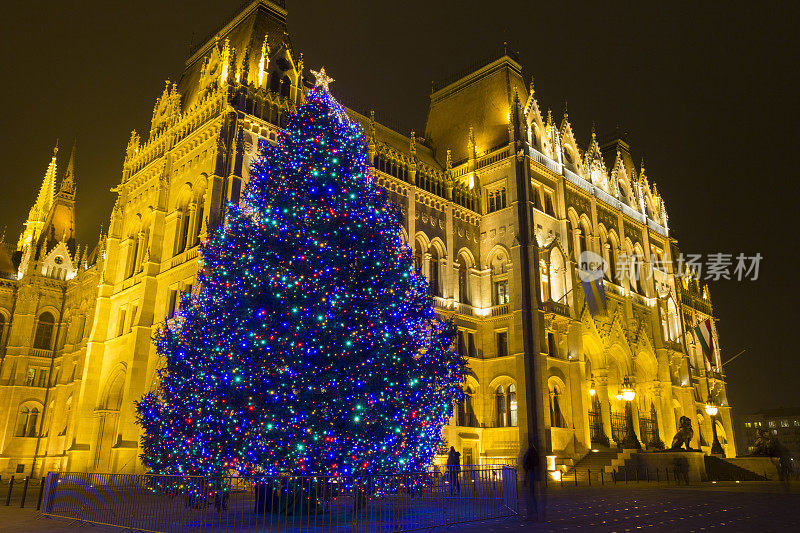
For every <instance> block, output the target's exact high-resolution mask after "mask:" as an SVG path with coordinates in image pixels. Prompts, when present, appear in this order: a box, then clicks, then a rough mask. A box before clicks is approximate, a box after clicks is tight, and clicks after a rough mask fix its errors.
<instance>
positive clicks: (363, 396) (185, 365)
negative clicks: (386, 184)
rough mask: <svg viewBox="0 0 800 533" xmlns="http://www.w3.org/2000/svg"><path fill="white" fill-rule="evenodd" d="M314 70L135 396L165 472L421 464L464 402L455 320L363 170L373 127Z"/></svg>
mask: <svg viewBox="0 0 800 533" xmlns="http://www.w3.org/2000/svg"><path fill="white" fill-rule="evenodd" d="M319 78H320V80H321V82H320V83H318V84H317V87H315V88H314V89H312V90H310V91H309V92H308V94H307V95H306V99H305V102H304V104H303V105H301V106H300V107H299V108H298V110H297V112H296V113H293V114H290V115H289V117H288V123H287V126H286V128H285V129H284V130H283V131H282V132H281V133H280V134H279V138H278V143H277V146H272V145H270V144H267V143H263V144H262V146H261V148H260V153H259V157H258V158H257V160H256V161H255V163H254V164H253V167H252V171H251V180H250V182H249V184H248V186H247V188H246V190H245V192H244V195H243V200H242V202H241V204H240V205H229V206H228V208H227V214H226V222H225V224H224V226H221V227H218V228H217V229H216V230H214V231H213V232H212V234H211V235H210V237H209V239H208V240H207V241H206V242H205V243H203V245H202V260H203V262H202V270H201V272H200V273H199V275H198V282H199V289H198V290H197V291H196V293H195V294H193V295H188V296H184V299H183V300H182V303H181V311H180V312H179V314H178V316H177V318H176V319H175V320H172V321H170V322H169V323H168V324H167V325H166V326H165V327H164V328H162V329H161V330H160V331H159V333H158V334H157V337H156V340H155V342H156V348H157V351H158V353H159V355H160V356H162V357H163V361H164V366H163V368H162V369H161V370H159V371H158V377H159V382H158V386H157V387H156V389H155V390H154V391H153V392H151V393H149V394H147V395H145V397H144V398H143V399H142V400H141V401H140V402H139V403H138V404H137V413H138V420H139V423H140V424H141V426H142V428H143V430H144V432H143V433H144V435H143V439H142V450H143V455H142V459H143V462H144V464H145V465H146V466H147V467H148V468H149V469H150V470H151V471H152V472H154V473H159V474H183V475H218V474H224V473H227V472H228V471H231V470H235V471H237V472H238V473H239V474H241V475H248V476H267V475H273V474H276V473H286V472H289V473H297V474H303V473H324V474H330V475H347V474H354V473H377V472H387V471H398V470H414V469H418V468H424V467H425V466H427V465H428V464H430V462H431V460H432V458H433V454H434V453H435V450H436V447H437V445H438V444H439V443H440V440H441V430H442V426H443V425H444V424H446V423H447V421H448V419H449V417H450V415H451V411H452V406H453V404H454V402H456V401H458V400H460V399H461V395H462V394H463V393H462V392H461V386H460V384H461V383H462V382H463V379H464V373H465V368H466V363H465V360H464V359H463V358H462V357H461V356H459V355H457V354H456V353H454V352H453V351H452V350H451V349H450V348H451V344H452V340H453V337H454V334H455V330H454V327H453V325H452V324H451V323H449V322H448V323H445V322H442V321H441V320H439V319H437V317H436V315H435V313H434V310H433V302H432V298H431V297H430V296H429V295H428V293H427V282H426V281H425V278H424V277H423V276H422V275H421V274H419V273H418V272H417V271H415V269H414V266H413V254H412V252H411V249H410V248H409V247H408V245H406V244H405V243H404V242H403V241H402V239H401V237H400V228H401V226H400V223H401V222H400V221H401V219H402V217H401V215H400V212H399V210H398V209H397V208H396V207H395V206H394V205H393V204H392V203H391V201H390V200H389V197H388V195H387V193H386V192H385V191H383V190H382V189H380V188H379V187H377V186H376V185H374V184H373V183H372V181H371V180H370V179H369V167H368V164H367V151H366V141H365V137H364V135H363V132H362V131H361V129H360V127H359V126H358V125H357V124H355V123H354V122H352V121H350V120H349V119H348V118H347V115H346V113H345V111H344V109H343V108H342V106H341V105H340V104H339V103H338V102H337V101H336V100H335V99H334V98H333V97H332V96H331V95H330V93H329V92H328V90H327V84H328V83H330V81H332V80H331V79H330V78H328V76H327V75H325V73H324V70H323V69H320V77H319Z"/></svg>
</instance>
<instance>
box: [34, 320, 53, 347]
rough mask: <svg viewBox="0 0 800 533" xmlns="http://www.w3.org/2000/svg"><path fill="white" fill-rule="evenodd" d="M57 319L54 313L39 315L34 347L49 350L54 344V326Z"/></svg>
mask: <svg viewBox="0 0 800 533" xmlns="http://www.w3.org/2000/svg"><path fill="white" fill-rule="evenodd" d="M54 324H55V319H54V318H53V315H52V313H49V312H47V311H45V312H44V313H42V314H41V315H39V320H38V324H37V325H36V337H35V338H34V340H33V347H34V348H38V349H40V350H49V349H50V348H51V347H52V344H53V325H54Z"/></svg>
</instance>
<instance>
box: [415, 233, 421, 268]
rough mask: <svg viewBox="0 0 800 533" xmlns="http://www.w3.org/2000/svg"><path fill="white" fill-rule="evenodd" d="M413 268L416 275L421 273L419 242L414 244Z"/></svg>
mask: <svg viewBox="0 0 800 533" xmlns="http://www.w3.org/2000/svg"><path fill="white" fill-rule="evenodd" d="M414 268H415V269H416V271H417V273H420V274H421V273H422V244H421V243H420V242H419V241H417V242H416V243H414Z"/></svg>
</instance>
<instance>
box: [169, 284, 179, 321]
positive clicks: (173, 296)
mask: <svg viewBox="0 0 800 533" xmlns="http://www.w3.org/2000/svg"><path fill="white" fill-rule="evenodd" d="M177 307H178V291H177V290H175V289H170V291H169V297H168V299H167V314H166V317H167V320H169V319H170V318H173V317H174V316H175V311H176V310H177Z"/></svg>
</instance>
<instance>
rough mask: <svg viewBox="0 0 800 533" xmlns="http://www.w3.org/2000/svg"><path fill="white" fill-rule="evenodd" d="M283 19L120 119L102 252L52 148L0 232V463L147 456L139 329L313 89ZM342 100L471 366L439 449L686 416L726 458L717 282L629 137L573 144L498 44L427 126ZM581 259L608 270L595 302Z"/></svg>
mask: <svg viewBox="0 0 800 533" xmlns="http://www.w3.org/2000/svg"><path fill="white" fill-rule="evenodd" d="M286 31H287V30H286V9H285V6H283V5H282V2H273V1H269V0H255V1H253V2H252V3H250V4H249V5H247V6H245V7H243V8H242V9H241V10H240V11H239V12H238V13H236V14H235V15H234V16H233V17H232V18H231V19H230V20H229V21H227V22H226V23H225V24H224V25H223V26H221V27H220V28H219V29H218V31H216V32H215V33H214V34H213V35H212V36H211V37H210V38H209V39H207V40H206V41H205V42H204V43H203V44H201V45H199V46H198V47H196V48H195V50H194V51H193V52H192V53H191V56H190V57H189V58H188V60H187V62H186V68H185V71H184V72H183V74H182V76H181V78H180V81H179V82H178V83H171V82H167V83H166V85H165V87H164V89H163V91H162V93H161V95H160V96H159V97H158V98H157V99H156V104H155V107H154V109H153V116H152V122H151V125H150V131H149V132H147V133H146V135H140V134H139V133H137V132H135V131H134V132H132V133H131V136H130V140H129V142H128V145H127V148H126V150H125V157H124V163H123V168H122V175H121V180H120V181H119V184H118V185H117V186H116V187H115V189H114V191H115V192H116V194H117V198H116V202H115V204H114V206H113V208H112V209H111V215H110V222H109V225H108V228H107V232H105V233H104V234H103V235H101V237H100V239H99V242H97V243H96V244H93V245H90V246H89V245H80V244H78V242H77V241H76V234H75V193H76V189H80V179H79V175H77V173H76V165H75V150H74V148H73V151H72V155H71V156H70V158H69V160H68V161H69V162H68V164H67V169H66V171H65V172H63V173H62V172H60V171H59V169H58V164H57V163H58V154H57V151H56V152H54V154H53V156H52V159H51V160H50V162H49V166H48V167H47V170H46V173H45V177H44V182H43V184H42V186H41V190H40V192H39V195H38V197H37V198H36V200H35V203H34V205H33V207H32V208H31V210H30V213H29V216H28V219H27V221H26V222H25V225H24V227H23V232H22V234H21V235H20V237H19V240H18V241H17V242H16V243H13V242H8V243H5V242H4V243H2V246H0V350H1V351H0V356H1V357H2V358H1V359H0V421H1V422H2V424H0V474H6V473H24V474H32V475H41V474H42V472H46V471H51V470H61V471H95V472H128V473H129V472H141V471H143V466H142V464H141V462H140V460H139V453H140V450H139V440H140V432H141V431H140V428H139V426H138V425H137V424H136V417H135V410H134V402H135V401H137V400H138V399H139V398H141V397H142V395H143V394H145V393H146V392H147V391H149V390H151V389H152V387H153V386H154V380H155V377H156V370H157V368H158V367H159V364H160V362H159V357H158V356H157V354H156V350H155V347H154V345H153V342H152V337H153V333H154V330H155V328H157V327H158V326H159V324H162V323H163V322H164V321H167V320H170V319H172V317H174V316H175V315H176V313H179V312H180V310H179V306H180V295H181V293H184V292H186V291H191V290H192V287H193V285H194V284H195V280H196V278H197V272H198V269H199V268H200V265H199V263H200V260H201V258H200V256H199V251H198V250H199V244H200V242H201V241H202V240H203V239H204V238H205V237H206V235H207V234H208V232H209V230H210V229H211V228H214V227H215V226H217V225H219V224H220V223H221V221H222V217H223V216H224V206H225V205H226V204H227V203H228V202H230V201H237V200H238V198H239V196H240V193H241V190H242V187H243V186H244V185H245V184H246V183H247V181H248V174H249V168H250V164H251V162H252V161H253V158H254V157H256V153H257V149H258V146H259V143H262V142H275V141H276V138H277V133H278V131H279V129H280V128H281V126H282V125H283V124H284V123H285V117H286V115H287V113H288V112H290V111H291V110H293V109H295V108H296V107H297V106H298V105H299V104H300V103H301V102H302V100H303V97H304V94H305V92H306V91H307V89H308V87H310V86H312V85H313V77H310V76H309V74H308V69H307V68H304V64H303V56H302V55H301V54H299V53H297V52H296V51H295V50H294V49H293V48H292V46H291V41H290V38H289V37H288V35H287V33H286ZM334 92H335V91H334ZM362 111H363V110H362ZM349 113H350V116H351V117H352V118H353V119H354V120H357V121H359V122H360V123H361V124H362V126H363V128H364V131H365V133H366V135H367V138H368V140H369V151H370V156H371V158H372V161H373V166H374V172H373V176H374V180H375V181H376V183H377V184H379V185H380V186H381V187H383V188H385V189H387V190H388V191H389V193H390V196H391V197H392V199H393V201H394V202H395V203H396V204H397V205H398V206H399V207H400V209H401V211H402V213H403V215H404V227H403V237H404V239H406V241H407V242H408V244H409V246H411V247H412V248H413V250H414V253H415V257H416V261H417V266H418V268H420V269H421V270H422V272H423V273H424V274H425V276H426V277H427V278H428V280H429V284H430V291H431V293H432V297H433V301H434V304H435V306H436V309H437V310H438V311H439V312H440V314H441V315H442V316H448V317H449V316H452V317H454V320H455V323H456V324H457V326H458V336H457V339H456V342H455V346H454V349H455V350H458V351H460V352H461V353H463V354H464V355H465V356H466V357H467V358H468V361H469V368H470V370H469V374H468V377H467V379H466V382H465V383H464V384H463V387H464V391H465V398H464V400H463V401H461V402H459V403H458V404H457V405H455V406H454V409H453V418H452V420H451V421H450V424H449V425H448V426H446V427H445V429H444V432H443V440H442V446H443V449H446V448H445V447H449V446H451V445H452V446H454V447H455V448H456V449H457V450H459V451H461V453H462V461H463V462H464V463H465V464H486V463H492V464H498V463H509V464H516V461H517V457H518V454H519V452H520V449H522V448H525V447H527V442H528V439H529V431H536V432H537V433H538V438H539V442H541V443H542V444H543V446H544V447H545V452H546V453H547V454H548V455H555V456H557V458H558V461H560V462H562V463H568V462H570V461H574V460H578V459H580V458H581V457H582V456H584V455H585V454H587V453H589V452H590V451H591V450H592V449H599V448H602V447H612V448H613V447H618V446H623V445H625V446H629V445H630V443H631V441H630V439H629V438H628V439H627V441H626V436H628V435H629V434H630V433H631V431H632V432H633V434H634V435H635V437H636V441H637V442H638V443H640V445H641V446H642V448H645V449H647V448H650V449H652V448H658V447H660V443H665V444H666V445H667V446H669V445H670V443H671V441H672V438H673V436H674V435H675V432H676V427H677V424H678V421H679V419H680V417H682V416H686V417H688V418H689V419H690V420H691V423H692V425H693V428H694V439H693V441H692V446H693V447H696V448H701V449H703V450H704V451H706V452H709V451H710V445H711V442H712V438H713V437H712V426H711V424H712V423H713V424H715V425H716V429H717V434H718V437H719V440H720V442H721V444H722V447H723V449H724V451H725V452H726V454H728V455H734V454H735V450H734V446H733V429H732V426H731V414H730V406H729V404H728V401H727V396H726V383H725V376H724V375H722V374H721V373H719V372H718V371H717V369H719V368H721V365H720V354H719V342H715V343H714V346H715V353H714V354H713V356H712V359H713V364H708V363H707V362H706V359H705V356H704V355H703V353H702V351H701V347H700V345H699V344H698V340H697V339H696V338H695V336H694V333H693V329H694V326H695V325H696V324H698V323H700V322H702V321H705V320H706V319H707V318H709V317H711V318H713V312H712V305H711V297H710V293H709V291H708V288H707V287H706V286H703V285H701V284H700V283H699V282H698V281H697V280H696V279H694V278H693V277H692V276H691V275H690V274H688V275H687V273H686V272H682V271H680V269H677V267H676V265H677V262H676V260H677V258H678V256H679V254H680V251H679V248H678V245H677V241H676V240H675V238H674V236H673V232H672V228H671V227H670V225H669V221H668V218H667V210H666V207H665V205H664V201H663V199H662V198H661V196H660V195H659V194H658V192H657V189H656V187H655V184H653V183H651V182H650V181H649V179H648V177H647V175H646V174H645V170H644V168H643V166H639V167H638V168H637V166H635V165H634V163H633V159H632V157H631V153H630V149H629V145H628V143H627V141H626V140H625V138H624V137H622V136H611V137H609V138H607V139H598V138H596V137H595V135H594V134H592V136H591V140H590V142H589V143H588V145H585V146H579V145H578V143H577V141H576V137H575V135H574V133H573V131H572V128H571V126H570V122H569V118H568V116H567V115H566V113H565V114H564V116H563V117H562V118H561V120H560V123H557V122H556V121H555V120H554V119H553V117H552V114H551V113H549V112H548V113H546V114H543V113H542V112H541V111H540V108H539V104H538V102H537V100H536V96H535V93H534V90H533V84H532V83H531V84H530V85H529V84H528V83H525V82H524V80H523V77H522V66H521V65H520V63H519V62H518V58H517V55H516V54H515V53H514V52H513V51H511V50H505V49H504V50H501V51H499V52H498V53H497V54H495V55H494V56H493V57H491V58H489V59H487V60H486V61H483V62H481V63H479V64H477V65H476V66H475V67H474V68H473V69H471V70H469V71H468V72H466V74H464V75H461V76H458V77H454V78H453V79H451V80H449V81H447V82H444V83H441V84H439V85H437V86H434V88H433V92H432V94H431V96H430V108H429V112H428V118H427V124H426V127H425V131H424V133H423V134H415V133H414V132H410V133H409V134H406V133H401V132H399V131H396V128H391V127H389V126H387V125H384V124H382V123H380V121H377V120H375V117H374V115H373V114H371V113H369V114H360V113H359V112H357V111H356V110H349ZM62 152H63V151H62ZM84 194H88V193H84ZM85 197H86V196H84V198H85ZM583 252H594V254H597V256H600V257H602V258H603V262H604V264H605V276H604V277H605V279H604V281H603V286H604V288H605V295H606V303H607V305H606V306H605V310H604V311H603V310H602V309H601V310H600V312H595V313H594V314H593V313H592V309H591V308H592V306H590V305H587V302H586V301H585V294H584V290H583V288H582V285H581V278H580V276H579V274H580V267H581V256H582V255H581V254H582V253H583ZM585 256H586V254H584V257H585ZM595 257H596V256H595ZM712 323H713V320H712ZM714 335H715V336H716V331H714ZM715 340H716V339H715ZM624 386H627V388H629V389H631V390H633V391H634V392H635V396H634V398H633V400H631V401H630V403H629V404H628V403H627V401H626V400H625V399H624V398H622V395H621V391H622V389H623V387H624ZM629 396H630V395H629ZM709 399H711V400H712V401H713V402H715V403H716V405H718V406H719V414H718V415H717V416H716V417H714V419H713V420H712V418H711V417H709V416H708V415H707V414H706V411H705V410H704V407H705V405H706V402H707V401H708V400H709ZM531 417H532V418H531ZM631 422H632V424H631ZM631 426H632V427H631ZM623 441H626V442H625V443H623Z"/></svg>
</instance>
